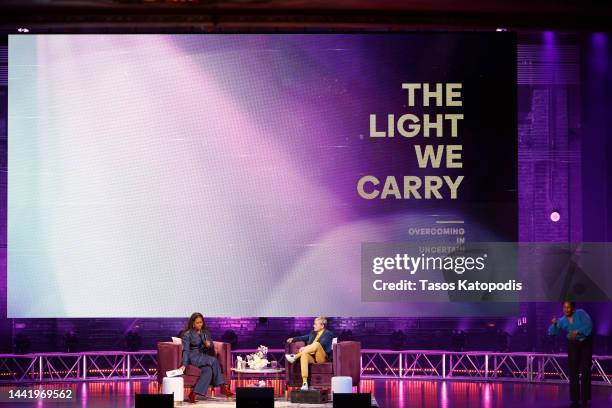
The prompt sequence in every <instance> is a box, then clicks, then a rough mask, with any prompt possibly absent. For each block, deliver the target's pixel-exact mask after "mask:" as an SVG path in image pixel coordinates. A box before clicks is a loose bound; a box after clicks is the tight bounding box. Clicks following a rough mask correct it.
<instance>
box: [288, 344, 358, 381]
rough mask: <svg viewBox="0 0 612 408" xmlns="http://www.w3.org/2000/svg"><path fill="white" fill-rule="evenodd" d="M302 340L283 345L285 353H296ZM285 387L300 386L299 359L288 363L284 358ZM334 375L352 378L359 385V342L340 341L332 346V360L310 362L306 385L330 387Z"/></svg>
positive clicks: (301, 345)
mask: <svg viewBox="0 0 612 408" xmlns="http://www.w3.org/2000/svg"><path fill="white" fill-rule="evenodd" d="M304 345H305V344H304V342H303V341H294V342H293V343H289V344H286V345H285V352H286V353H287V354H296V353H297V352H298V350H299V349H300V347H303V346H304ZM285 376H286V381H287V384H286V387H285V390H286V391H287V390H289V388H290V387H300V386H301V385H302V373H301V371H300V364H299V361H296V362H295V363H293V364H290V363H289V362H288V361H286V360H285ZM334 376H347V377H351V378H352V379H353V386H354V387H359V382H360V381H361V343H360V342H358V341H341V342H338V343H336V344H334V345H333V346H332V361H329V362H327V363H322V364H311V365H310V369H309V372H308V385H309V386H310V387H312V388H321V389H324V388H331V379H332V377H334Z"/></svg>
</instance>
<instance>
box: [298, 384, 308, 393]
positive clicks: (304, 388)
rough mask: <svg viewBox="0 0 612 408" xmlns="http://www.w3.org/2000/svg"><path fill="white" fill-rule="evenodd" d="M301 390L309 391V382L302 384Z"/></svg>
mask: <svg viewBox="0 0 612 408" xmlns="http://www.w3.org/2000/svg"><path fill="white" fill-rule="evenodd" d="M300 390H302V391H308V383H304V384H302V388H300Z"/></svg>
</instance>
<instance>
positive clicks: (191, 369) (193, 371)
mask: <svg viewBox="0 0 612 408" xmlns="http://www.w3.org/2000/svg"><path fill="white" fill-rule="evenodd" d="M200 374H202V370H200V369H199V368H198V367H196V366H193V365H188V366H187V368H185V372H184V373H183V375H186V376H195V377H199V376H200Z"/></svg>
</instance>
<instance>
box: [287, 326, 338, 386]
mask: <svg viewBox="0 0 612 408" xmlns="http://www.w3.org/2000/svg"><path fill="white" fill-rule="evenodd" d="M312 328H313V331H311V332H310V333H309V334H305V335H304V336H298V337H292V338H289V339H287V343H291V342H293V341H304V342H306V345H305V346H304V347H302V348H300V350H299V353H297V354H285V359H286V360H287V361H288V362H289V363H292V364H293V363H294V362H295V361H296V360H300V364H301V369H302V390H307V389H308V365H309V364H320V363H325V362H327V361H328V360H330V359H331V356H332V341H333V338H334V335H333V334H332V332H331V331H329V330H327V319H326V318H325V317H323V316H319V317H317V318H315V320H314V324H313V325H312Z"/></svg>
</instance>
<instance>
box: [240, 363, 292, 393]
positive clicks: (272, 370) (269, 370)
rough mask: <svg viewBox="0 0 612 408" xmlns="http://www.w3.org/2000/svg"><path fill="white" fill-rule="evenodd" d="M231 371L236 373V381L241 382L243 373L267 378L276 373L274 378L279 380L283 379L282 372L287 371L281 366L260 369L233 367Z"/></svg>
mask: <svg viewBox="0 0 612 408" xmlns="http://www.w3.org/2000/svg"><path fill="white" fill-rule="evenodd" d="M231 371H232V372H234V373H236V383H239V382H240V379H241V376H242V375H249V376H254V377H258V378H260V379H261V378H262V377H263V378H264V379H265V378H268V376H271V375H274V378H273V379H274V380H277V381H279V380H281V374H282V373H284V372H285V369H284V368H281V367H279V368H271V367H268V368H262V369H260V370H258V369H255V368H232V369H231ZM275 388H276V387H275ZM281 394H282V392H281Z"/></svg>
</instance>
